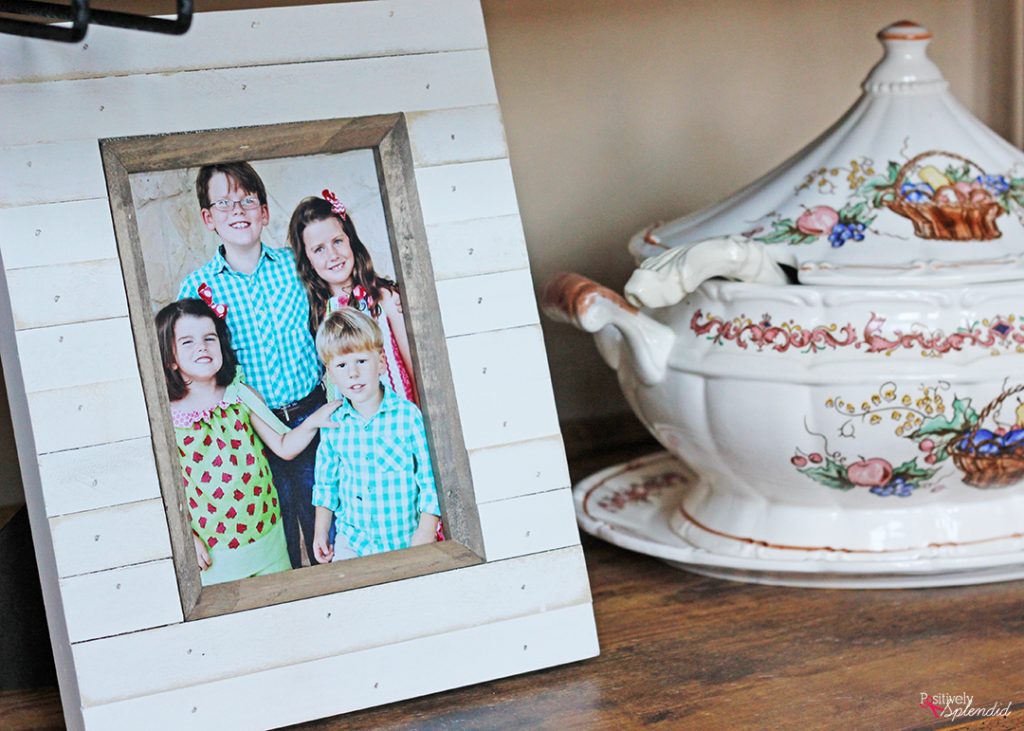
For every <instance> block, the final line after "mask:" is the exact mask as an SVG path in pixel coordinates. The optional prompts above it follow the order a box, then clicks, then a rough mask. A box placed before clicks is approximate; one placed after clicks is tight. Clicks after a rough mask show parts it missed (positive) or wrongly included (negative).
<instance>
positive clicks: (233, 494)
mask: <svg viewBox="0 0 1024 731" xmlns="http://www.w3.org/2000/svg"><path fill="white" fill-rule="evenodd" d="M243 383H244V381H243V375H242V370H241V368H239V369H238V371H237V372H236V374H235V379H234V381H232V383H231V385H229V386H228V387H227V388H226V389H225V392H224V398H223V400H222V401H221V402H220V403H219V404H218V405H217V406H214V407H213V408H211V409H207V410H204V411H179V410H177V409H174V408H172V409H171V417H172V421H173V423H174V435H175V440H176V441H177V444H178V456H179V459H180V462H181V476H182V486H183V488H184V491H185V498H186V501H187V503H188V508H189V515H190V517H191V522H192V531H193V533H195V534H196V535H197V536H198V537H199V539H200V540H201V541H202V542H203V544H204V545H205V546H206V550H207V551H208V552H209V554H210V558H211V566H210V568H208V569H207V570H205V571H203V572H202V573H201V574H200V577H201V579H202V583H203V585H208V584H214V583H220V582H224V581H234V580H236V579H243V578H247V577H249V576H257V575H262V574H268V573H275V572H276V571H283V570H286V569H289V568H291V563H290V561H289V560H288V551H287V548H286V545H285V540H284V527H283V523H282V521H281V509H280V506H279V505H278V499H277V491H276V490H275V489H274V483H273V480H272V478H271V474H270V467H269V465H268V464H267V458H266V457H265V456H264V454H263V449H264V447H263V442H262V441H260V438H259V437H258V436H257V435H256V432H255V431H254V430H253V428H252V423H251V421H250V417H249V414H250V407H249V405H248V404H247V403H246V399H245V398H244V394H243V393H242V388H243V386H242V384H243ZM246 390H247V389H246Z"/></svg>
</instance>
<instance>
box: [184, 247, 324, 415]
mask: <svg viewBox="0 0 1024 731" xmlns="http://www.w3.org/2000/svg"><path fill="white" fill-rule="evenodd" d="M261 246H262V251H261V253H260V260H259V263H258V264H257V265H256V269H255V271H253V273H252V274H241V273H240V272H236V271H235V270H234V269H232V268H231V266H230V265H229V264H228V262H227V260H226V259H225V258H224V248H223V247H219V248H218V249H217V253H216V254H214V256H213V259H211V260H210V261H209V262H208V263H206V264H204V265H203V266H201V267H199V268H198V269H196V270H195V271H194V272H192V273H191V274H189V275H188V276H187V277H185V279H184V280H183V281H182V283H181V288H180V289H179V290H178V299H185V298H186V297H199V291H198V290H199V285H200V284H202V283H203V282H206V283H207V284H208V285H210V289H212V290H213V301H214V302H215V303H218V304H219V303H223V304H226V305H227V306H228V315H227V325H228V330H230V331H231V344H232V346H234V349H235V354H236V355H237V356H238V362H239V364H240V365H241V366H242V369H243V370H244V371H245V374H246V376H247V377H248V379H249V384H250V385H251V386H252V387H253V388H255V389H256V390H257V391H258V392H259V393H260V395H262V396H263V399H264V400H265V401H266V402H267V405H268V406H270V408H272V409H276V408H280V407H281V406H286V405H288V404H291V403H294V402H296V401H298V400H300V399H302V398H304V397H305V396H307V395H308V394H309V392H310V391H312V390H313V388H314V387H315V386H316V385H317V383H318V382H319V381H320V373H321V370H320V360H319V359H318V358H317V355H316V348H315V346H314V345H313V336H312V335H311V334H310V332H309V300H308V299H307V298H306V290H305V289H304V288H303V286H302V282H301V281H300V280H299V276H298V274H297V273H296V270H295V257H294V255H293V254H292V251H291V249H274V248H271V247H268V246H263V245H261Z"/></svg>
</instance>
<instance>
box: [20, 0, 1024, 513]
mask: <svg viewBox="0 0 1024 731" xmlns="http://www.w3.org/2000/svg"><path fill="white" fill-rule="evenodd" d="M300 4H304V3H301V2H295V1H293V0H277V1H276V2H275V1H270V0H265V1H263V2H252V1H250V2H245V1H243V0H219V1H217V2H212V1H210V2H202V1H200V2H197V3H196V8H197V10H198V11H199V12H205V11H210V10H227V9H238V8H252V7H267V6H288V5H300ZM93 6H94V7H104V8H112V9H118V10H125V11H130V12H151V13H167V12H171V11H172V10H173V7H174V5H173V3H171V2H169V1H160V2H153V1H147V2H129V1H128V0H120V1H117V2H109V1H108V2H94V3H93ZM483 12H484V19H485V23H486V27H487V33H488V38H489V41H490V47H491V58H492V63H493V67H494V74H495V81H496V84H497V89H498V97H499V100H500V103H501V106H502V112H503V115H504V122H505V129H506V135H507V140H508V147H509V153H510V156H511V160H512V168H513V171H514V174H515V180H516V190H517V193H518V196H519V203H520V209H521V212H522V217H523V223H524V226H525V230H526V236H527V245H528V248H529V251H530V256H531V265H532V267H533V275H534V281H535V284H536V285H537V286H538V288H539V287H540V286H541V285H542V283H543V282H544V281H545V280H546V279H547V278H549V277H550V276H551V275H553V274H554V273H556V272H558V271H563V270H574V271H578V272H581V273H583V274H586V275H587V276H589V277H592V278H594V279H597V280H598V281H600V282H602V283H604V284H606V285H608V286H611V287H612V288H615V289H620V288H621V287H622V285H623V284H624V283H625V280H626V279H627V278H628V276H629V274H630V272H631V271H632V262H631V260H630V258H629V256H628V255H627V253H626V250H625V245H626V241H627V239H628V238H629V236H630V235H632V234H633V233H634V232H635V231H637V230H639V229H640V228H642V227H644V226H645V225H647V224H648V223H650V222H652V221H655V220H658V219H670V218H674V217H677V216H681V215H683V214H686V213H689V212H692V211H695V210H697V209H699V208H701V207H703V206H705V205H708V204H710V203H713V202H715V201H717V200H719V199H721V198H722V197H724V196H725V195H727V194H729V193H731V192H732V191H734V190H736V189H737V188H739V187H741V186H742V185H744V184H746V183H747V182H749V181H751V180H753V179H754V178H756V177H758V176H759V175H761V174H762V173H764V172H767V171H768V170H769V169H771V168H772V167H773V166H775V165H776V164H778V163H779V162H781V161H782V160H784V159H785V158H787V157H788V156H789V155H790V154H792V153H793V152H795V151H796V150H797V149H799V148H800V147H802V146H803V145H804V144H805V143H806V142H808V141H810V139H811V138H812V137H814V136H816V135H817V134H818V133H819V132H821V131H822V130H823V129H824V128H825V127H827V126H828V125H829V124H831V123H832V122H833V121H834V120H835V119H836V118H837V117H838V116H839V115H840V114H842V113H843V111H845V109H846V108H847V107H848V106H849V105H850V104H852V103H853V101H854V100H855V99H856V97H857V95H858V94H859V91H860V86H859V85H860V82H861V80H862V79H863V77H864V76H865V75H866V74H867V72H868V70H869V69H870V67H871V66H872V65H873V64H874V63H875V61H876V60H877V59H878V58H879V56H880V52H881V47H880V46H879V44H878V42H877V41H876V40H875V33H876V32H877V31H878V29H880V28H881V27H883V26H885V25H887V24H889V23H891V22H893V21H895V20H899V19H902V18H910V19H913V20H915V21H917V22H919V23H923V24H925V25H926V26H928V27H929V28H930V29H931V30H932V32H933V33H934V34H935V40H934V41H933V43H932V45H931V55H932V58H933V59H934V60H935V61H936V62H937V63H938V64H939V65H940V67H941V68H942V69H943V70H944V72H945V73H946V76H947V78H948V79H949V81H950V82H951V85H952V88H953V92H954V93H955V94H956V95H957V96H958V97H959V98H960V100H961V101H962V102H964V103H965V104H966V105H967V106H968V107H969V108H970V109H971V110H972V111H973V112H974V113H975V114H977V115H978V116H979V117H980V118H981V119H982V120H983V121H985V122H986V123H987V124H989V125H990V126H992V127H993V128H994V129H995V130H996V131H997V132H998V133H1000V134H1001V135H1003V136H1004V137H1007V138H1008V139H1011V140H1013V141H1015V142H1016V144H1018V145H1020V144H1021V142H1022V137H1024V121H1022V120H1024V102H1022V90H1021V85H1022V79H1024V59H1022V57H1021V55H1022V53H1024V50H1022V44H1024V41H1022V37H1024V0H984V2H963V1H962V0H906V1H903V2H892V1H891V0H858V2H856V3H851V2H846V1H845V0H771V1H768V0H760V1H757V2H755V1H754V0H715V2H707V1H706V0H643V1H642V2H637V1H636V0H483ZM125 32H129V31H125ZM339 41H340V42H344V35H343V32H341V31H339ZM40 43H41V41H40ZM543 325H544V330H545V333H546V337H547V346H548V355H549V359H550V363H551V371H552V378H553V382H554V388H555V398H556V401H557V403H558V407H559V414H560V417H561V419H562V421H563V423H564V424H578V423H580V422H583V423H592V424H593V423H597V424H600V423H602V422H604V421H606V420H607V421H608V422H609V423H618V424H624V423H628V421H627V419H628V418H629V417H628V416H627V417H626V419H623V416H624V415H628V413H629V411H628V407H627V406H626V404H625V401H624V400H623V398H622V396H621V394H620V393H619V389H618V386H617V384H616V382H615V378H614V374H612V372H611V371H610V370H609V369H608V368H607V367H605V365H604V364H603V363H602V362H601V361H600V360H599V357H598V355H597V352H596V350H595V348H594V346H593V345H592V343H591V340H590V338H589V336H585V335H583V334H582V333H578V332H576V331H574V330H570V329H569V328H568V327H565V326H561V325H555V324H552V323H548V322H544V323H543ZM9 429H10V424H9V417H7V416H6V403H3V404H2V405H0V465H2V468H3V472H2V476H3V478H2V479H0V505H2V504H4V501H5V500H7V501H10V500H11V499H12V497H11V495H12V494H16V493H17V492H18V491H20V487H18V481H17V470H16V462H15V455H14V447H13V441H12V440H11V438H10V432H9Z"/></svg>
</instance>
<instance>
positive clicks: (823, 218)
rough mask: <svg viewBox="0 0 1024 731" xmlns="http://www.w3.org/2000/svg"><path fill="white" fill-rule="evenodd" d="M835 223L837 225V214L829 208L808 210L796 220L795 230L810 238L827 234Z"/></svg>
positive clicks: (820, 207) (822, 207) (817, 207)
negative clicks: (808, 235)
mask: <svg viewBox="0 0 1024 731" xmlns="http://www.w3.org/2000/svg"><path fill="white" fill-rule="evenodd" d="M837 223H839V214H838V213H836V210H835V209H834V208H832V207H830V206H815V207H814V208H808V209H807V210H806V211H804V212H803V213H801V214H800V217H799V218H798V219H796V227H797V230H798V231H800V233H805V234H810V235H811V236H821V235H822V234H827V233H829V232H830V231H831V230H832V227H833V226H835V225H836V224H837Z"/></svg>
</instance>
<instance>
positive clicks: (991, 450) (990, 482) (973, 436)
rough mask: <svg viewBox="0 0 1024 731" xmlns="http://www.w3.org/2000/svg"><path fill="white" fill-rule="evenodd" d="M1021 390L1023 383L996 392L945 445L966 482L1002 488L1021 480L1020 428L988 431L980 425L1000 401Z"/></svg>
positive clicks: (1023, 447) (1023, 442)
mask: <svg viewBox="0 0 1024 731" xmlns="http://www.w3.org/2000/svg"><path fill="white" fill-rule="evenodd" d="M1021 391H1024V385H1020V386H1016V387H1015V388H1011V389H1009V390H1007V391H1004V392H1003V393H1001V394H999V396H998V397H996V398H995V399H994V400H993V401H992V402H991V403H990V404H989V405H988V406H986V407H985V408H984V409H983V410H982V412H981V414H980V415H979V416H978V421H977V422H976V423H975V424H974V425H972V426H971V427H969V428H966V429H964V430H963V431H962V432H961V435H960V438H959V439H957V440H955V441H954V442H953V443H952V444H950V445H949V447H948V450H949V453H950V456H951V457H952V458H953V464H955V465H956V466H957V467H958V468H959V469H960V471H961V472H963V474H964V477H963V480H964V482H965V483H967V484H968V485H971V486H973V487H979V488H988V487H1006V486H1008V485H1013V484H1015V483H1017V482H1019V481H1020V480H1022V479H1024V429H1021V428H1015V429H1012V430H1010V431H1003V433H1000V431H1002V430H997V431H990V430H988V429H985V428H983V427H982V426H981V425H982V424H983V423H985V422H986V420H987V419H988V418H989V416H991V415H992V413H993V412H995V411H997V410H998V409H999V407H1000V406H1001V405H1002V403H1003V401H1005V400H1006V399H1007V398H1009V397H1010V396H1013V395H1015V394H1018V393H1020V392H1021ZM1022 410H1024V409H1022ZM1017 421H1018V422H1020V421H1021V419H1020V418H1018V420H1017ZM1018 426H1019V424H1018Z"/></svg>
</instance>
